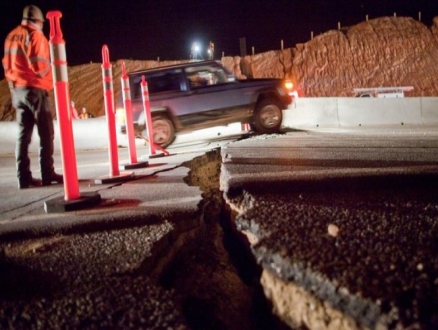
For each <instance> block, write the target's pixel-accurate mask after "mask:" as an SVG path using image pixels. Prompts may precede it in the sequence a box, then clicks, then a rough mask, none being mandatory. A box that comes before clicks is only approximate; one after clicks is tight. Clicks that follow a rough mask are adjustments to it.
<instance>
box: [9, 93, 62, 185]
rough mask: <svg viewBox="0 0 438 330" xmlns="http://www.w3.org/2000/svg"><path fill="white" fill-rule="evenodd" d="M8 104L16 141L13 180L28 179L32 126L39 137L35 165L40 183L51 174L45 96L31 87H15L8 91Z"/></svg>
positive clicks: (50, 123) (50, 139)
mask: <svg viewBox="0 0 438 330" xmlns="http://www.w3.org/2000/svg"><path fill="white" fill-rule="evenodd" d="M12 104H13V106H14V108H15V109H16V111H17V123H18V138H17V145H16V149H15V157H16V161H17V177H18V180H19V182H20V183H29V182H30V180H31V179H32V172H31V170H30V159H29V155H28V151H29V144H30V142H31V138H32V133H33V128H34V126H35V124H36V126H37V129H38V135H39V137H40V148H39V161H40V170H41V177H42V179H43V181H44V180H45V179H46V180H49V179H50V178H51V177H52V175H53V173H54V166H53V163H54V162H53V139H54V129H53V119H52V113H51V111H50V103H49V99H48V93H47V91H45V90H44V89H40V88H34V87H16V88H14V89H13V91H12Z"/></svg>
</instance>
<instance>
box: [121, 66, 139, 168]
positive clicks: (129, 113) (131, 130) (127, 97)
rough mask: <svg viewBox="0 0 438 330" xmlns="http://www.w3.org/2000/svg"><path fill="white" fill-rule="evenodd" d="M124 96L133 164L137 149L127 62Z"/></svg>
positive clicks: (124, 73) (123, 71) (123, 74)
mask: <svg viewBox="0 0 438 330" xmlns="http://www.w3.org/2000/svg"><path fill="white" fill-rule="evenodd" d="M121 81H122V95H123V104H124V106H125V127H126V134H127V135H128V150H129V157H130V162H131V164H135V163H137V149H136V147H135V134H134V124H133V119H132V101H131V89H130V86H129V78H128V75H127V74H126V68H125V61H122V77H121Z"/></svg>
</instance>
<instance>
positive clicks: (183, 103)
mask: <svg viewBox="0 0 438 330" xmlns="http://www.w3.org/2000/svg"><path fill="white" fill-rule="evenodd" d="M142 76H144V77H145V79H146V81H147V84H148V90H149V96H150V105H151V112H152V122H153V131H154V142H155V143H156V144H158V145H160V146H162V147H166V146H168V145H169V144H171V143H172V142H173V141H174V139H175V134H177V133H179V132H190V131H193V130H197V129H203V128H209V127H214V126H220V125H228V124H231V123H235V122H241V123H249V124H250V125H251V128H252V129H253V130H254V131H255V132H258V133H276V132H278V131H279V129H280V127H281V122H282V110H283V109H286V108H287V107H288V105H289V104H290V103H291V101H292V99H291V96H290V95H289V90H288V89H287V88H286V81H284V80H281V79H248V80H238V79H236V78H235V77H234V76H233V75H232V74H231V73H230V72H229V71H227V69H226V68H224V67H223V66H222V64H221V63H220V62H217V61H199V62H189V63H185V64H178V65H172V66H165V67H159V68H155V69H148V70H141V71H135V72H130V73H128V77H129V85H130V89H131V102H132V117H133V121H134V126H135V128H136V132H137V133H140V134H142V135H144V134H143V133H145V132H143V131H144V130H145V111H144V107H143V99H142V92H141V81H142ZM122 108H123V101H122V100H120V102H119V104H118V109H119V110H118V111H120V110H122V111H124V110H123V109H122ZM120 117H121V118H122V122H120V119H119V127H120V129H121V131H122V132H126V127H125V124H124V122H123V118H124V116H118V118H120Z"/></svg>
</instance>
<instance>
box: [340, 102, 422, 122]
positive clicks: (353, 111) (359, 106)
mask: <svg viewBox="0 0 438 330" xmlns="http://www.w3.org/2000/svg"><path fill="white" fill-rule="evenodd" d="M338 118H339V126H376V125H404V124H412V125H421V124H423V120H422V118H421V99H420V98H418V97H410V98H407V97H406V98H369V97H367V98H365V97H362V98H351V97H340V98H338Z"/></svg>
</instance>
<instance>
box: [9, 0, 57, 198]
mask: <svg viewBox="0 0 438 330" xmlns="http://www.w3.org/2000/svg"><path fill="white" fill-rule="evenodd" d="M43 22H44V17H43V13H42V12H41V10H40V9H39V8H38V7H36V6H33V5H30V6H26V7H25V8H24V10H23V19H22V21H21V24H20V25H19V26H17V27H16V28H15V29H13V30H12V31H11V32H10V33H9V34H8V36H7V37H6V40H5V47H4V57H3V60H2V63H3V68H4V71H5V77H6V80H7V81H8V83H9V87H10V90H11V96H12V105H13V107H14V108H15V109H16V112H17V113H16V117H17V122H18V138H17V146H16V150H15V157H16V162H17V177H18V187H19V188H20V189H24V188H29V187H30V186H40V185H41V184H42V185H45V186H46V185H50V184H52V183H55V182H56V183H63V176H62V175H60V174H57V173H55V169H54V165H53V164H54V161H53V149H54V148H53V140H54V128H53V119H52V112H51V110H50V103H49V99H48V95H49V91H50V90H51V89H52V88H53V82H52V72H51V66H50V53H49V43H48V41H47V39H46V37H45V36H44V34H43V31H42V28H43ZM35 124H36V126H37V129H38V135H39V137H40V148H39V162H40V170H41V178H42V181H41V180H39V179H36V178H33V177H32V173H31V170H30V159H29V156H28V149H29V144H30V142H31V138H32V132H33V129H34V126H35Z"/></svg>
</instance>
